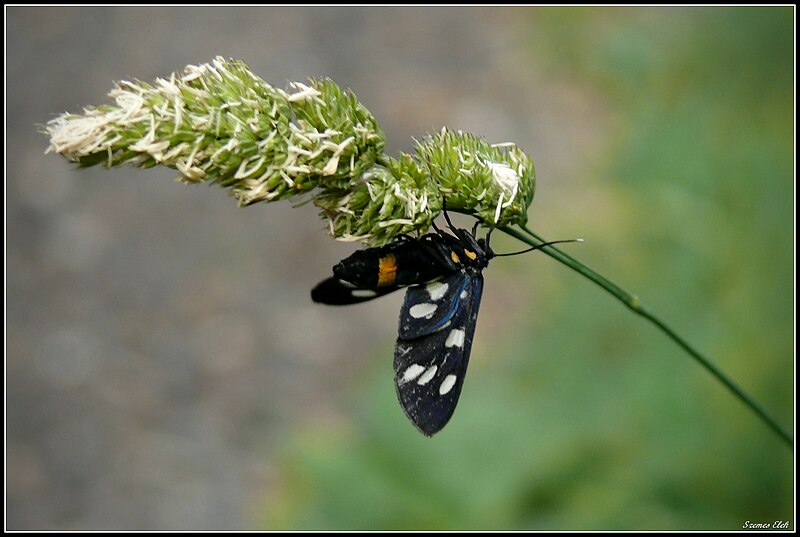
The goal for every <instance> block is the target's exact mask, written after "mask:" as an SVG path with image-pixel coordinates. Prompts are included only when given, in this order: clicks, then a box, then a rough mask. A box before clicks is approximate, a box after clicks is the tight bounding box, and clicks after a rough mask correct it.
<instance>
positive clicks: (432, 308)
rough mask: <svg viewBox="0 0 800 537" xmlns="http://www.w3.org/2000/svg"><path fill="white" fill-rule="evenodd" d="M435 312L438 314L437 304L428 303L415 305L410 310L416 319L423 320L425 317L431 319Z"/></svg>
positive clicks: (410, 313)
mask: <svg viewBox="0 0 800 537" xmlns="http://www.w3.org/2000/svg"><path fill="white" fill-rule="evenodd" d="M434 312H436V304H430V303H428V302H423V303H422V304H414V305H413V306H411V307H410V308H409V310H408V313H409V315H411V316H412V317H413V318H415V319H422V318H423V317H425V318H426V319H430V318H431V317H433V314H434Z"/></svg>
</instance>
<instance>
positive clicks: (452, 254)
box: [450, 250, 461, 263]
mask: <svg viewBox="0 0 800 537" xmlns="http://www.w3.org/2000/svg"><path fill="white" fill-rule="evenodd" d="M450 259H452V260H453V263H461V258H459V257H458V254H457V253H455V252H454V251H453V250H450Z"/></svg>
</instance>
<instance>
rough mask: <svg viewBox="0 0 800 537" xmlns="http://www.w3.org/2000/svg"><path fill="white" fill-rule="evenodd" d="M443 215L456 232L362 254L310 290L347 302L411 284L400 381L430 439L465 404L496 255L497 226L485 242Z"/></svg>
mask: <svg viewBox="0 0 800 537" xmlns="http://www.w3.org/2000/svg"><path fill="white" fill-rule="evenodd" d="M444 214H445V218H446V220H447V223H448V226H449V228H450V230H451V231H452V234H449V233H446V232H444V231H442V230H441V229H439V228H438V227H436V225H435V224H434V229H435V230H436V232H435V233H429V234H426V235H423V236H422V237H420V238H418V239H414V238H411V237H405V236H404V237H401V238H400V239H398V240H396V241H395V242H393V243H391V244H388V245H386V246H382V247H379V248H367V249H365V250H360V251H357V252H355V253H354V254H353V255H351V256H350V257H348V258H346V259H344V260H343V261H341V262H340V263H338V264H337V265H336V266H335V267H333V277H332V278H328V279H327V280H324V281H323V282H321V283H320V284H319V285H317V286H316V287H315V288H314V289H313V290H312V291H311V298H312V299H313V300H314V302H320V303H323V304H331V305H337V306H340V305H347V304H357V303H360V302H365V301H367V300H372V299H373V298H377V297H379V296H383V295H386V294H388V293H391V292H393V291H396V290H398V289H400V288H403V287H408V291H406V297H405V300H404V301H403V307H402V309H401V310H400V327H399V331H398V335H397V344H396V346H395V352H394V383H395V388H396V389H397V397H398V399H399V400H400V405H401V406H402V407H403V411H404V412H405V414H406V416H408V418H409V419H410V420H411V422H412V423H413V424H414V426H415V427H416V428H417V429H419V430H420V431H421V432H422V433H423V434H425V435H427V436H431V435H433V434H435V433H437V432H438V431H440V430H441V429H442V428H443V427H444V426H445V425H446V424H447V422H448V421H449V420H450V417H451V416H452V415H453V411H454V410H455V408H456V404H457V403H458V396H459V395H460V394H461V387H462V385H463V383H464V376H465V375H466V372H467V364H468V363H469V353H470V349H471V348H472V336H473V335H474V334H475V325H476V321H477V319H478V308H479V307H480V303H481V293H482V292H483V274H482V271H483V269H484V268H486V266H487V265H488V264H489V260H490V259H492V258H493V257H495V255H496V254H495V253H494V252H493V251H492V249H491V247H490V246H489V237H490V235H491V230H490V231H489V233H488V234H487V235H486V237H485V238H481V239H478V238H476V237H475V232H476V230H477V226H478V224H477V223H476V224H475V227H473V229H472V232H469V231H467V230H466V229H458V228H456V227H454V226H453V224H452V222H450V218H449V217H448V215H447V212H446V211H445V213H444ZM557 242H561V241H557ZM547 244H551V243H545V244H542V245H539V246H536V247H534V248H530V249H528V250H524V251H525V252H527V251H530V250H535V249H538V248H540V247H541V246H545V245H547ZM516 253H522V252H516ZM497 255H513V254H497Z"/></svg>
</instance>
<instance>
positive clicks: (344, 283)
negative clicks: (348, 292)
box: [339, 280, 356, 289]
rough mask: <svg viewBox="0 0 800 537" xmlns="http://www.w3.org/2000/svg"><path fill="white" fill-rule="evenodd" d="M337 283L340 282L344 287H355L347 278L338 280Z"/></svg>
mask: <svg viewBox="0 0 800 537" xmlns="http://www.w3.org/2000/svg"><path fill="white" fill-rule="evenodd" d="M339 283H340V284H342V285H343V286H344V287H347V288H348V289H355V287H356V286H355V285H353V284H352V283H350V282H348V281H347V280H339Z"/></svg>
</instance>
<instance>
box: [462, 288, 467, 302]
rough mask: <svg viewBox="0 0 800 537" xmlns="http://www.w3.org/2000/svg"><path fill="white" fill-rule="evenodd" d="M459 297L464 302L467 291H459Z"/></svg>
mask: <svg viewBox="0 0 800 537" xmlns="http://www.w3.org/2000/svg"><path fill="white" fill-rule="evenodd" d="M460 297H461V300H464V299H465V298H467V290H466V289H464V290H463V291H461V295H460Z"/></svg>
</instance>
